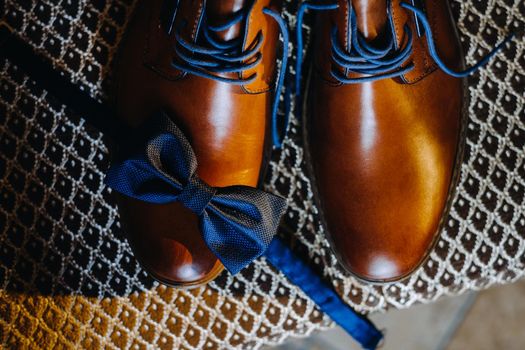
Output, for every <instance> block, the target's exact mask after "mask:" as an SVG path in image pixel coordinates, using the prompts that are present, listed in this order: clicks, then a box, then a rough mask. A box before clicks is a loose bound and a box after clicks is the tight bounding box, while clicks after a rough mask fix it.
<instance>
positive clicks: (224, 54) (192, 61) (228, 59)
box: [172, 7, 289, 148]
mask: <svg viewBox="0 0 525 350" xmlns="http://www.w3.org/2000/svg"><path fill="white" fill-rule="evenodd" d="M248 8H249V7H248ZM263 13H264V14H265V15H268V16H270V17H272V18H273V19H274V20H275V21H276V22H277V24H278V25H279V29H280V33H281V36H282V38H283V50H282V51H283V52H282V60H281V62H282V65H281V69H280V72H279V73H278V77H277V83H276V87H275V96H274V99H273V103H272V112H271V113H272V114H271V123H272V125H271V129H272V139H273V144H274V146H275V147H277V148H280V147H281V146H282V142H283V139H284V136H285V133H286V129H287V126H288V113H285V116H284V119H283V120H282V121H279V117H278V107H279V100H280V92H281V90H282V88H283V86H284V79H285V75H286V67H287V65H288V42H289V34H288V27H287V25H286V22H285V21H284V20H283V19H282V18H281V16H280V14H279V13H277V12H275V11H273V10H271V9H269V8H264V9H263ZM248 16H249V11H248V10H247V9H243V10H240V11H238V12H237V13H236V14H235V15H234V16H233V17H232V19H231V20H229V21H227V22H226V23H224V24H222V25H220V26H212V25H210V24H209V23H207V21H206V18H204V20H203V22H202V24H201V34H202V36H201V37H200V39H201V40H202V41H203V43H202V44H196V43H191V42H188V41H186V40H184V39H183V38H182V36H181V34H180V30H181V28H179V29H178V30H177V31H176V32H175V38H176V41H177V44H176V45H175V52H176V53H177V55H178V57H179V59H180V62H177V61H173V63H172V65H173V67H175V68H177V69H179V70H181V71H183V72H186V73H190V74H193V75H196V76H199V77H204V78H208V79H213V80H216V81H220V82H224V83H228V84H233V85H246V84H250V83H251V82H253V81H254V80H255V79H256V78H257V74H256V73H254V74H251V75H250V76H248V77H241V76H240V74H241V73H243V72H245V71H246V70H249V69H251V68H254V67H255V66H257V65H258V64H259V63H260V62H261V60H262V53H261V52H260V49H261V46H262V44H263V40H264V34H263V33H262V32H259V33H258V34H257V36H256V37H255V39H254V41H253V42H252V43H251V44H250V45H247V47H248V48H249V49H246V50H244V49H243V37H244V35H243V34H241V35H240V36H239V37H237V38H235V39H231V40H220V39H218V38H217V34H218V33H220V32H223V31H225V30H227V29H229V28H231V27H233V26H235V25H237V24H239V23H242V22H244V21H246V20H247V18H248ZM225 73H238V74H239V78H227V77H223V76H220V74H225ZM280 130H282V131H280Z"/></svg>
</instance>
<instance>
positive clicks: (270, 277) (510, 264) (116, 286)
mask: <svg viewBox="0 0 525 350" xmlns="http://www.w3.org/2000/svg"><path fill="white" fill-rule="evenodd" d="M134 4H135V1H132V0H67V1H66V0H23V1H19V0H0V15H1V16H2V18H4V19H5V20H6V21H7V22H8V23H9V24H10V25H11V26H12V27H13V28H15V29H16V31H17V33H18V34H19V35H21V36H22V38H23V39H24V40H25V41H26V42H28V43H29V44H30V45H32V46H33V47H34V48H35V50H36V51H38V52H40V53H42V54H43V55H44V56H45V57H46V58H47V59H48V60H49V61H50V62H52V64H53V65H54V67H55V68H56V69H57V70H59V71H61V72H63V73H64V74H65V75H66V76H67V77H69V78H70V79H71V81H73V82H74V83H75V84H78V85H79V86H82V87H83V89H85V90H86V91H88V92H89V93H90V94H91V95H92V96H94V97H96V98H99V99H101V100H105V99H107V91H108V89H107V86H108V82H109V80H110V78H111V67H112V61H113V57H114V55H115V53H116V51H117V47H118V43H119V41H120V38H121V36H122V33H123V30H124V29H125V26H126V23H127V20H128V19H129V16H130V14H131V11H132V8H133V6H134ZM453 5H454V6H453V9H454V14H455V18H456V19H457V21H458V25H459V30H460V32H461V37H462V42H463V46H464V49H465V52H466V53H467V62H468V63H470V64H472V63H473V62H474V61H476V59H478V58H480V57H481V56H482V55H483V54H485V53H487V52H488V50H489V49H490V48H491V47H493V46H494V45H495V44H496V43H497V42H498V41H499V40H501V39H502V37H503V36H504V35H505V34H507V33H508V32H510V31H516V30H520V29H521V30H522V29H523V28H524V27H525V2H523V1H521V0H487V1H477V0H464V1H460V0H453ZM296 6H297V4H296V2H295V1H291V0H290V1H288V2H287V6H286V13H285V18H286V19H287V20H288V22H289V23H290V24H291V25H294V24H295V18H294V11H295V7H296ZM307 23H308V22H307ZM305 31H308V27H306V28H305ZM524 51H525V41H524V40H523V39H522V38H518V39H514V40H513V43H512V45H511V47H510V48H509V49H506V50H504V52H503V53H500V54H499V55H498V56H497V58H496V59H494V60H493V61H492V62H491V63H490V65H489V66H488V68H487V69H486V70H482V71H481V72H479V73H477V74H476V75H475V76H473V77H471V78H470V79H469V93H470V107H469V113H470V119H469V125H468V135H467V137H468V140H467V150H466V158H465V160H464V162H463V164H462V169H461V170H462V174H461V182H460V185H459V189H458V193H457V195H456V198H455V201H454V204H453V209H452V212H451V214H450V217H449V218H448V221H447V222H448V225H447V226H446V230H445V232H443V234H442V238H441V240H440V241H439V243H438V245H437V246H436V248H435V250H434V251H433V252H432V254H431V258H430V260H429V261H428V262H427V263H426V264H425V265H424V266H422V267H421V268H420V270H419V271H418V272H417V273H416V274H415V275H414V276H412V277H411V278H410V279H408V280H406V281H404V282H402V283H397V284H393V285H390V286H384V287H382V286H370V285H366V284H362V283H361V282H358V281H356V280H355V279H353V278H352V277H350V276H348V275H346V274H345V273H344V271H343V270H341V268H339V267H338V266H337V264H336V260H335V258H334V256H333V255H332V254H331V253H330V250H329V248H328V243H327V242H326V240H325V238H324V236H323V232H322V228H321V226H320V224H319V220H318V217H317V210H316V208H315V206H314V205H313V204H312V200H311V198H312V193H311V189H310V182H309V181H308V178H307V177H306V176H305V175H304V168H303V167H304V165H303V163H302V160H303V151H302V143H301V135H300V129H301V128H300V127H299V123H298V120H297V119H296V118H293V120H292V125H291V134H290V138H289V139H288V140H287V142H286V144H285V147H284V149H283V150H282V151H281V152H277V153H275V154H274V158H273V162H272V164H271V167H270V172H269V174H268V178H267V188H268V189H269V190H271V191H273V192H275V193H279V194H281V195H284V196H287V197H288V198H289V199H290V203H291V205H290V208H289V211H288V213H287V215H286V219H285V222H284V223H283V227H286V228H287V229H283V230H282V234H283V235H284V236H285V237H286V238H287V239H288V241H289V242H290V244H293V246H294V249H295V250H296V251H297V252H298V253H300V254H302V255H303V256H304V257H305V258H308V259H309V260H310V261H311V263H312V264H313V265H314V266H315V267H316V268H317V269H318V270H319V272H320V273H322V274H323V275H324V276H325V277H326V279H327V280H329V281H331V282H332V284H333V286H334V288H335V289H336V290H337V291H338V292H339V293H340V294H341V295H342V296H343V297H344V298H345V300H346V301H347V302H348V303H349V304H350V305H352V306H353V307H355V308H356V309H357V310H359V311H362V312H372V311H380V310H385V309H387V308H391V307H394V308H404V307H408V306H410V305H412V304H414V303H419V302H430V301H433V300H436V299H437V298H439V297H441V296H443V295H456V294H461V293H463V292H465V291H467V290H470V289H483V288H487V287H489V286H490V285H493V284H495V283H509V282H512V281H515V280H517V279H519V278H521V277H522V276H523V275H524V265H525V254H524V250H525V109H524V104H525V97H524V96H525V52H524ZM107 165H108V143H107V139H105V138H104V136H103V135H101V134H100V133H99V132H98V131H97V130H95V129H93V128H92V127H90V126H89V125H88V124H86V122H85V121H84V120H83V119H82V115H81V114H77V113H75V112H73V111H71V110H69V109H68V108H66V107H65V106H64V105H63V104H62V102H61V101H57V100H55V99H53V97H52V96H49V95H48V94H47V93H46V92H45V91H43V90H41V89H40V88H39V87H38V85H37V84H35V83H34V82H33V81H31V79H30V78H29V77H27V76H26V75H25V74H24V72H23V71H22V70H21V69H20V68H19V67H17V66H16V62H6V61H3V60H2V61H0V344H2V346H3V347H5V348H7V349H10V348H17V349H18V348H19V349H23V348H28V349H37V348H42V349H48V348H85V349H91V348H100V347H107V348H110V349H117V348H118V349H120V348H136V349H142V348H166V349H171V348H180V349H201V348H204V349H216V348H228V349H232V348H249V349H255V348H258V347H260V346H261V345H262V344H274V343H279V342H281V341H283V340H284V339H285V338H286V337H288V336H301V335H307V334H309V333H311V332H312V331H315V330H318V329H324V328H327V327H330V326H331V321H330V320H329V319H328V318H327V317H326V316H324V315H323V314H321V313H320V312H319V311H318V310H317V309H316V308H315V305H314V304H313V303H312V302H311V301H310V300H309V299H308V298H307V297H306V296H305V295H304V294H303V293H302V292H301V291H300V290H298V289H297V287H295V286H293V285H291V284H290V283H289V282H288V281H287V280H286V278H285V277H284V276H283V275H282V274H280V273H279V272H278V271H275V270H274V269H273V268H271V267H270V266H269V265H268V264H267V263H266V261H265V260H264V259H260V260H258V261H256V262H255V263H254V264H252V265H251V266H250V267H249V268H247V269H245V270H243V271H242V272H241V273H240V274H239V275H238V276H236V277H235V278H234V277H232V276H230V275H229V274H228V273H226V272H225V273H224V274H222V275H221V276H220V277H219V279H218V280H217V281H215V282H213V283H211V284H210V285H209V286H207V287H203V288H199V289H196V290H191V291H185V290H175V289H171V288H167V287H164V286H159V285H158V284H157V283H156V282H154V281H152V280H151V279H150V278H149V277H147V276H146V275H145V273H144V272H143V271H142V270H141V269H140V267H139V266H138V265H137V263H136V261H135V260H134V258H133V255H132V254H131V251H130V249H129V246H128V244H127V242H126V240H125V233H124V232H122V230H121V229H120V225H119V222H118V216H117V211H116V209H115V205H114V202H113V200H112V198H111V196H110V193H109V191H108V189H107V188H105V187H104V186H103V184H102V179H103V173H104V171H105V169H106V167H107ZM349 200H352V199H351V198H349ZM289 231H290V232H292V233H288V232H289Z"/></svg>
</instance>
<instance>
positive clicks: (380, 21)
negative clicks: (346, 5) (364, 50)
mask: <svg viewBox="0 0 525 350" xmlns="http://www.w3.org/2000/svg"><path fill="white" fill-rule="evenodd" d="M352 6H353V8H354V11H355V14H356V17H357V28H358V29H359V31H360V32H361V34H363V36H364V37H365V38H366V39H368V40H370V41H371V40H374V39H375V38H376V37H377V36H378V35H379V34H381V33H382V32H383V30H384V28H385V26H386V24H387V7H386V6H387V0H352Z"/></svg>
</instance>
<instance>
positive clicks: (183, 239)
mask: <svg viewBox="0 0 525 350" xmlns="http://www.w3.org/2000/svg"><path fill="white" fill-rule="evenodd" d="M118 202H119V203H118V204H119V211H120V216H121V220H122V224H123V227H124V230H125V233H126V235H127V236H128V239H129V242H130V244H131V248H132V250H133V252H134V254H135V256H136V258H137V260H138V261H139V262H140V263H141V265H142V266H143V268H144V269H145V270H146V271H147V272H148V273H149V274H150V275H152V277H154V278H155V279H157V280H158V281H160V282H162V283H164V284H168V285H171V286H178V287H193V286H199V285H202V284H205V283H207V282H210V281H211V280H213V279H214V278H215V277H217V276H218V274H219V273H221V272H222V271H223V269H224V267H223V265H222V264H221V263H220V261H219V260H218V259H217V257H216V256H215V255H214V254H213V253H212V252H211V251H210V250H209V248H208V247H207V246H206V243H205V242H204V240H203V239H202V236H201V233H200V229H199V222H198V217H197V216H196V215H195V214H194V213H192V212H191V211H189V210H188V209H186V208H184V207H183V206H182V205H180V204H178V203H171V204H166V205H157V204H149V203H145V202H141V201H137V200H134V199H131V198H127V197H123V196H119V197H118Z"/></svg>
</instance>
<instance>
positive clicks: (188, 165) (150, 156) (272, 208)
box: [105, 114, 286, 274]
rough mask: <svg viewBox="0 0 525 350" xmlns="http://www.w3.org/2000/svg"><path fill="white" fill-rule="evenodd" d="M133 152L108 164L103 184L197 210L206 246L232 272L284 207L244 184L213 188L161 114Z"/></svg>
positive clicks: (259, 244) (256, 250)
mask: <svg viewBox="0 0 525 350" xmlns="http://www.w3.org/2000/svg"><path fill="white" fill-rule="evenodd" d="M149 124H150V126H153V128H149V127H146V128H145V130H153V132H152V133H151V135H150V136H149V137H147V138H146V139H147V141H146V145H145V147H143V148H139V151H138V152H134V153H133V154H132V155H130V156H127V157H124V158H123V159H120V160H118V161H116V162H114V163H113V164H112V166H111V167H110V169H109V170H108V172H107V174H106V180H105V181H106V184H107V185H108V186H109V187H111V188H112V189H113V190H114V191H117V192H119V193H121V194H123V195H125V196H128V197H131V198H135V199H138V200H142V201H145V202H148V203H154V204H167V203H173V202H179V203H181V204H182V205H184V206H185V207H186V208H188V209H190V210H191V211H192V212H194V213H195V214H196V215H198V216H199V222H200V230H201V234H202V237H203V239H204V241H205V242H206V244H207V246H208V247H209V248H210V250H211V251H212V252H213V253H214V254H215V255H216V256H217V257H218V258H219V259H220V260H221V262H222V263H223V265H224V266H225V267H226V268H227V269H228V270H229V271H230V272H231V273H233V274H235V273H237V272H239V271H240V270H241V269H242V268H244V267H246V266H247V265H248V264H249V263H251V262H252V261H253V260H254V259H256V258H258V257H259V256H261V255H262V254H263V253H264V252H265V251H266V249H267V248H268V245H269V244H270V242H271V240H272V239H273V237H274V236H275V234H276V232H277V229H278V226H279V222H280V219H281V217H282V215H283V214H284V211H285V209H286V200H285V199H284V198H282V197H279V196H275V195H273V194H270V193H267V192H264V191H261V190H258V189H256V188H252V187H247V186H230V187H223V188H215V187H212V186H210V185H208V184H206V183H205V182H204V181H202V180H201V179H199V178H198V176H197V174H196V170H197V158H196V156H195V153H194V152H193V149H192V148H191V145H190V143H189V142H188V140H187V139H186V137H185V136H184V134H183V133H182V131H181V130H180V129H179V128H177V126H176V125H175V124H174V123H173V122H172V121H171V120H170V119H169V118H168V117H167V116H166V115H165V114H160V115H158V116H157V117H155V118H152V119H151V121H150V122H149Z"/></svg>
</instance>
